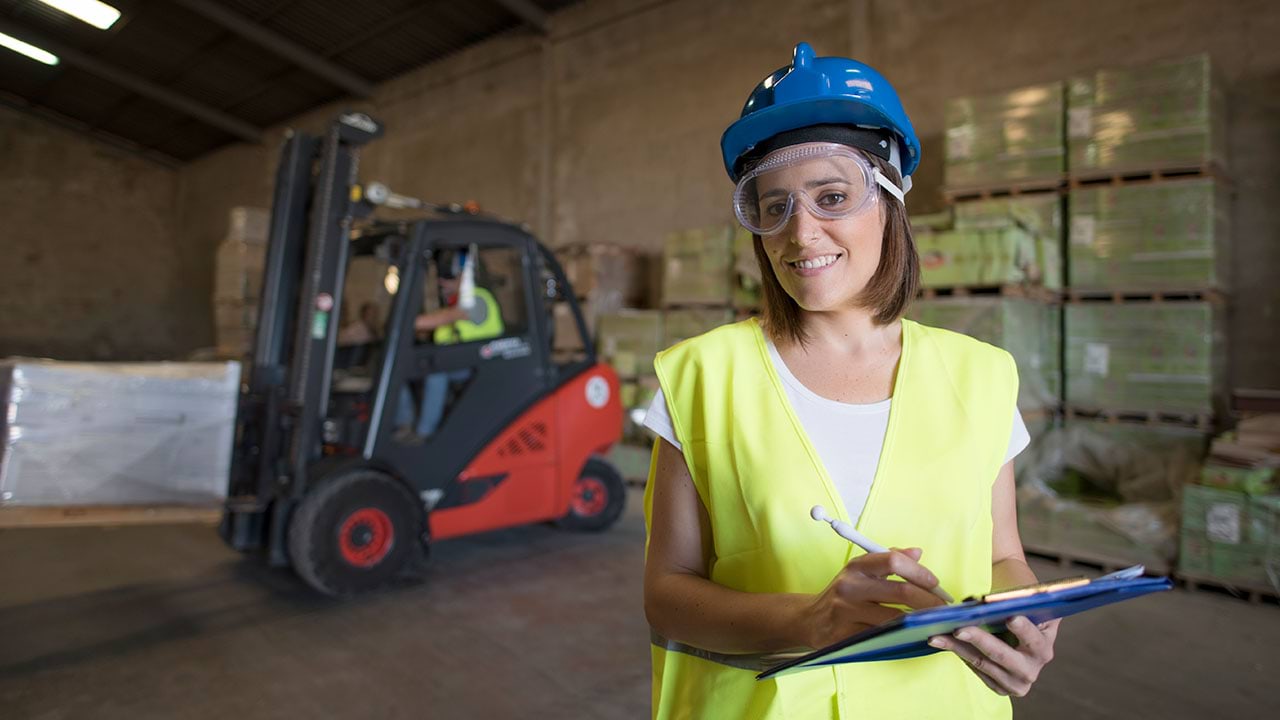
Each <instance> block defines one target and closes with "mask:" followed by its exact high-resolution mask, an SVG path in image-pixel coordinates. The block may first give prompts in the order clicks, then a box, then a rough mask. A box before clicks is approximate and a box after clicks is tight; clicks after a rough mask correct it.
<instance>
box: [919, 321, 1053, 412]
mask: <svg viewBox="0 0 1280 720" xmlns="http://www.w3.org/2000/svg"><path fill="white" fill-rule="evenodd" d="M909 314H910V317H911V318H912V319H913V320H916V321H918V322H921V323H923V324H925V325H931V326H934V327H940V328H946V329H948V330H954V331H956V332H960V333H964V334H965V335H969V336H972V337H975V338H977V339H979V340H982V341H983V342H988V343H991V344H992V345H995V346H997V347H1001V348H1004V349H1005V350H1007V351H1008V352H1009V354H1011V355H1013V359H1014V360H1015V361H1016V362H1017V364H1018V380H1019V382H1018V407H1019V408H1020V409H1022V410H1045V409H1054V408H1057V407H1058V406H1059V405H1060V404H1061V403H1062V364H1061V362H1060V361H1059V356H1060V355H1061V352H1062V322H1061V321H1062V308H1061V307H1060V306H1057V305H1050V304H1047V303H1040V302H1035V301H1032V300H1023V299H1020V298H998V297H982V298H973V297H971V298H944V299H939V300H917V301H916V302H915V303H913V304H912V306H911V311H910V313H909Z"/></svg>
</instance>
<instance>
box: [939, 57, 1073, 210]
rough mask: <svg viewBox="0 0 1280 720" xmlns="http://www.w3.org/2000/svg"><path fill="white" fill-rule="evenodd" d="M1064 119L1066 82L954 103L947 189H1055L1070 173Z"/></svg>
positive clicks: (948, 139) (950, 107)
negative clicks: (1066, 171)
mask: <svg viewBox="0 0 1280 720" xmlns="http://www.w3.org/2000/svg"><path fill="white" fill-rule="evenodd" d="M1063 117H1064V116H1063V85H1062V83H1061V82H1053V83H1047V84H1044V85H1035V86H1032V87H1025V88H1020V89H1018V90H1013V91H1010V92H1005V93H997V94H993V95H983V96H976V97H961V98H955V99H953V100H951V101H949V102H948V103H947V107H946V126H947V131H946V132H947V135H946V160H945V165H944V166H943V184H944V185H945V186H946V187H947V188H948V189H949V190H957V189H965V188H975V187H993V186H994V187H1002V186H1005V187H1007V186H1010V185H1020V184H1026V183H1028V182H1046V181H1047V182H1048V183H1049V184H1055V183H1056V182H1057V181H1058V180H1059V179H1060V178H1061V177H1062V173H1063V170H1064V168H1065V165H1064V160H1065V149H1064V147H1063Z"/></svg>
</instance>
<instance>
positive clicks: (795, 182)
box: [757, 160, 884, 312]
mask: <svg viewBox="0 0 1280 720" xmlns="http://www.w3.org/2000/svg"><path fill="white" fill-rule="evenodd" d="M833 162H836V161H834V160H833V161H822V160H814V161H811V162H806V163H803V164H799V165H795V166H792V167H786V168H782V169H779V170H777V171H775V172H770V173H767V174H764V175H761V176H760V177H759V178H758V180H757V191H758V195H759V197H761V198H764V200H763V201H762V204H761V207H762V210H764V209H765V208H766V205H767V203H769V198H770V197H773V198H776V197H778V194H779V191H781V193H790V192H792V191H795V190H799V189H804V190H805V191H806V192H807V193H808V195H809V197H810V198H812V199H813V200H814V201H815V202H816V203H817V204H818V205H819V206H823V207H826V206H829V205H830V204H832V203H837V202H840V201H841V198H840V197H838V194H839V193H841V192H842V191H843V190H844V189H845V188H843V187H842V186H841V185H840V184H839V183H830V184H823V181H824V180H826V179H828V178H830V177H831V176H833V175H838V173H833V172H831V169H832V168H831V163H833ZM796 210H797V211H796V213H795V214H794V215H793V216H792V217H791V219H790V221H789V222H788V223H787V225H786V226H785V227H784V228H783V229H782V230H781V231H779V232H777V233H775V234H773V235H766V236H764V237H763V242H764V250H765V254H766V255H768V257H769V262H770V264H771V265H772V266H773V272H774V275H775V276H777V278H778V282H779V283H780V284H781V285H782V287H783V289H784V290H786V291H787V294H788V295H790V296H791V297H792V299H794V300H795V301H796V303H797V304H799V305H800V307H801V308H803V309H805V310H808V311H810V312H822V311H830V310H840V309H845V308H851V307H855V306H856V299H857V298H858V296H859V295H860V294H861V293H862V290H863V288H865V287H866V286H867V283H868V282H869V281H870V280H871V276H872V275H874V274H875V271H876V268H878V267H879V266H880V250H881V244H882V242H883V238H884V212H883V208H882V206H881V204H880V203H879V202H875V203H872V204H871V205H870V206H869V207H867V208H866V209H865V210H863V211H861V212H859V213H856V214H854V215H850V216H848V217H844V218H839V219H834V220H830V219H822V218H817V217H815V216H814V215H813V214H812V213H810V212H809V211H808V210H807V209H806V208H804V207H803V206H801V207H798V208H797V209H796Z"/></svg>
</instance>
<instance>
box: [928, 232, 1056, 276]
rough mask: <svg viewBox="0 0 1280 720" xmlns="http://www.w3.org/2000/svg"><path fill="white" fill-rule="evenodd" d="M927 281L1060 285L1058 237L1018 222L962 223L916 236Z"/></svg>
mask: <svg viewBox="0 0 1280 720" xmlns="http://www.w3.org/2000/svg"><path fill="white" fill-rule="evenodd" d="M916 247H917V248H918V250H919V252H920V264H921V275H922V279H923V283H924V286H925V287H973V286H998V285H1020V284H1028V285H1036V286H1043V287H1049V288H1058V287H1061V285H1062V283H1061V272H1060V270H1059V268H1060V267H1061V261H1060V257H1061V255H1060V252H1059V250H1058V247H1057V245H1056V243H1053V242H1049V241H1047V240H1045V239H1043V238H1040V237H1038V236H1036V235H1034V234H1032V233H1031V232H1029V231H1028V230H1026V229H1025V228H1022V227H1020V226H1017V225H1012V224H1011V225H1007V226H1005V227H994V228H989V229H976V228H959V227H957V228H956V229H953V230H948V231H943V232H937V233H930V234H927V235H923V236H921V237H918V238H916Z"/></svg>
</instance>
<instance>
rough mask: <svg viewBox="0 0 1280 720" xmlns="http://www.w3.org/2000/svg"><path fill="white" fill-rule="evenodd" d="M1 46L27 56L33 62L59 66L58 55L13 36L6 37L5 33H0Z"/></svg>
mask: <svg viewBox="0 0 1280 720" xmlns="http://www.w3.org/2000/svg"><path fill="white" fill-rule="evenodd" d="M0 45H3V46H4V47H7V48H9V49H10V50H12V51H14V52H16V53H18V54H20V55H26V56H27V57H29V58H31V59H32V60H36V61H38V62H42V63H44V64H45V65H57V64H58V56H57V55H54V54H53V53H51V52H49V51H48V50H44V49H41V48H38V47H36V46H35V45H32V44H31V43H24V42H22V41H21V40H19V39H18V38H16V37H13V36H12V35H5V34H4V33H0Z"/></svg>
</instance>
